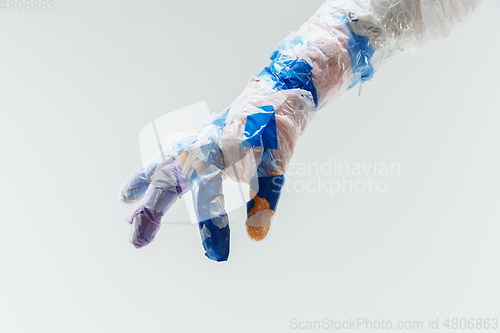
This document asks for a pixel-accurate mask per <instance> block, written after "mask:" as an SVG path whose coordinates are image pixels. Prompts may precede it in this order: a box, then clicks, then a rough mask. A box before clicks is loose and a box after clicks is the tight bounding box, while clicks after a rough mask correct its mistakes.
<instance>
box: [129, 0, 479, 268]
mask: <svg viewBox="0 0 500 333" xmlns="http://www.w3.org/2000/svg"><path fill="white" fill-rule="evenodd" d="M480 1H481V0H328V1H327V2H326V3H325V4H323V5H322V6H321V7H320V9H319V10H318V11H317V12H316V14H315V15H314V16H313V17H311V19H310V20H309V21H308V22H307V23H305V24H304V25H303V26H302V27H301V28H300V29H299V30H298V31H297V32H294V33H292V34H291V35H290V36H288V37H287V38H286V39H285V40H284V41H282V42H281V43H279V44H278V46H277V48H276V49H275V51H274V53H273V54H272V56H271V64H270V65H269V66H268V67H266V68H265V69H264V70H263V71H262V72H261V73H260V74H259V75H257V76H254V77H252V78H251V79H250V81H249V84H248V86H247V87H246V88H245V90H244V91H243V93H242V94H241V95H240V96H239V97H238V98H237V99H236V100H235V101H234V102H233V103H232V104H231V106H230V107H229V108H228V109H226V110H225V111H223V112H222V113H220V114H218V115H213V116H211V117H210V119H208V120H207V121H206V122H205V124H204V126H202V128H200V129H199V130H198V131H197V132H195V133H192V134H190V135H188V136H186V137H184V138H183V139H182V140H177V141H175V142H171V143H169V144H168V145H167V146H168V149H166V151H165V152H164V153H163V154H162V156H157V157H156V158H155V159H153V160H152V161H150V162H149V163H148V164H147V165H145V166H144V167H143V168H141V169H139V170H138V171H137V172H136V173H134V174H133V175H132V176H131V177H130V178H129V180H128V181H127V182H126V183H125V184H124V185H123V186H122V189H121V190H120V197H121V199H122V200H123V201H124V202H127V203H130V202H135V201H138V200H140V199H141V200H142V203H141V206H140V207H139V209H137V211H136V212H135V213H134V214H133V216H132V217H131V218H130V223H132V225H133V231H132V238H131V242H132V243H133V244H134V245H135V246H136V247H137V248H140V247H143V246H145V245H147V244H149V243H150V242H151V241H152V240H153V239H154V237H155V235H156V233H157V232H158V229H159V228H160V223H161V218H162V216H163V215H164V214H165V212H166V211H167V210H168V209H169V208H170V207H171V206H172V205H173V204H174V203H175V201H176V200H177V198H178V197H179V196H181V195H182V194H184V193H186V192H187V191H189V190H190V191H191V193H192V196H193V201H194V206H195V209H196V214H197V215H196V216H197V219H198V222H199V229H200V233H201V238H202V242H203V246H204V248H205V252H206V256H207V257H208V258H210V259H212V260H215V261H225V260H227V259H228V256H229V221H228V215H227V213H226V211H225V209H224V195H223V193H222V182H223V181H224V180H225V179H226V178H227V177H229V178H231V179H232V180H234V181H237V182H245V183H247V184H249V185H250V188H251V190H250V192H251V193H250V198H251V200H250V201H249V202H248V204H247V214H248V217H247V221H246V226H247V231H248V234H249V236H250V237H251V238H252V239H254V240H256V241H259V240H262V239H264V238H265V237H266V235H267V233H268V231H269V228H270V225H271V219H272V218H273V216H274V214H275V212H276V207H277V205H278V201H279V198H280V192H281V189H282V187H283V184H284V182H285V177H284V175H285V173H286V171H287V167H288V165H289V162H290V159H291V158H292V156H293V152H294V147H295V144H296V143H297V140H298V138H299V137H300V136H301V134H302V133H303V132H304V130H305V128H306V126H307V123H308V121H309V119H310V117H311V115H312V114H313V113H314V112H316V111H317V110H318V109H320V108H322V107H324V106H326V105H327V104H329V103H330V102H331V101H333V100H335V99H336V98H337V97H339V96H340V95H341V94H342V93H343V92H345V91H346V90H348V89H350V88H352V87H354V86H355V85H357V84H358V83H359V84H361V83H363V82H365V81H367V80H370V79H371V78H372V77H373V74H374V73H375V71H376V70H377V69H378V68H379V67H380V66H381V65H383V64H384V63H385V62H387V61H388V60H390V59H393V58H394V57H396V56H398V55H400V54H402V53H404V52H406V51H407V50H410V49H412V48H414V47H416V46H418V45H420V44H423V43H426V42H428V41H430V40H432V39H436V38H442V37H445V36H447V35H448V34H449V32H450V31H451V29H452V28H453V27H454V26H455V25H456V24H457V23H459V22H462V21H464V20H465V19H466V18H468V16H469V15H470V13H471V12H473V11H474V10H475V8H476V7H477V6H478V4H479V3H480Z"/></svg>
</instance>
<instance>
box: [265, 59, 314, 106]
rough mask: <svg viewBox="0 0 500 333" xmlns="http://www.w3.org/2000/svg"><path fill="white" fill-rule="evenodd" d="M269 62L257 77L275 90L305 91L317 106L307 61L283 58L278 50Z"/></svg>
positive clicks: (310, 70) (309, 66)
mask: <svg viewBox="0 0 500 333" xmlns="http://www.w3.org/2000/svg"><path fill="white" fill-rule="evenodd" d="M271 60H272V61H271V64H270V65H269V66H267V67H266V68H264V70H263V71H262V72H261V73H260V74H259V75H258V77H259V78H260V79H262V80H267V81H269V82H271V83H272V85H273V89H275V90H288V89H303V90H307V91H309V92H310V93H311V94H312V96H313V98H314V103H316V104H317V101H318V96H317V95H318V94H317V91H316V87H315V86H314V82H313V75H312V67H311V65H309V64H308V63H307V61H305V60H302V59H299V58H296V57H288V56H285V55H283V54H282V53H281V52H280V50H279V49H277V50H276V51H274V53H273V54H272V56H271Z"/></svg>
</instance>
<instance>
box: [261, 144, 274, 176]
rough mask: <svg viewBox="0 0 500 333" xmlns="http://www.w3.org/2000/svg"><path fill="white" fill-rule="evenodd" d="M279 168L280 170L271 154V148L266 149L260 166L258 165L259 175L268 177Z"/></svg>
mask: <svg viewBox="0 0 500 333" xmlns="http://www.w3.org/2000/svg"><path fill="white" fill-rule="evenodd" d="M277 170H279V166H278V163H276V161H275V160H274V157H273V156H272V155H271V152H270V151H269V149H264V152H263V153H262V157H261V159H260V163H259V166H258V167H257V176H258V177H268V176H269V175H270V174H273V173H274V172H276V171H277Z"/></svg>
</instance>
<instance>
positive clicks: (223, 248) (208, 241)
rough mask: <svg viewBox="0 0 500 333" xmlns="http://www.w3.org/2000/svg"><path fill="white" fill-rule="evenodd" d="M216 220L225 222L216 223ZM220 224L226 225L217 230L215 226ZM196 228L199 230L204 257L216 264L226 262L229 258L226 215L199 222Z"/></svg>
mask: <svg viewBox="0 0 500 333" xmlns="http://www.w3.org/2000/svg"><path fill="white" fill-rule="evenodd" d="M217 219H221V220H222V219H224V220H226V221H216V220H217ZM221 223H226V227H224V228H219V227H218V226H217V225H220V224H221ZM198 227H199V228H200V233H201V237H202V243H203V248H204V249H205V256H206V257H207V258H209V259H211V260H214V261H218V262H220V261H227V259H228V258H229V222H228V217H227V214H226V215H224V216H219V217H215V218H213V219H210V220H207V221H203V222H199V223H198Z"/></svg>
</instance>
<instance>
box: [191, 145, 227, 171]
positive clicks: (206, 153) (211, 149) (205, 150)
mask: <svg viewBox="0 0 500 333" xmlns="http://www.w3.org/2000/svg"><path fill="white" fill-rule="evenodd" d="M200 150H201V152H200V154H199V155H198V156H197V157H196V159H195V161H203V162H207V163H208V164H213V165H215V166H216V167H217V168H219V169H222V153H221V150H220V147H219V145H218V144H216V143H213V142H212V143H209V144H206V145H203V146H201V147H200Z"/></svg>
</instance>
